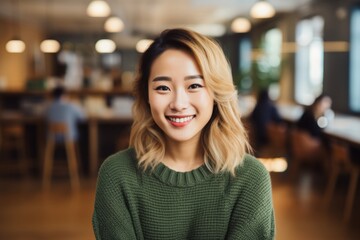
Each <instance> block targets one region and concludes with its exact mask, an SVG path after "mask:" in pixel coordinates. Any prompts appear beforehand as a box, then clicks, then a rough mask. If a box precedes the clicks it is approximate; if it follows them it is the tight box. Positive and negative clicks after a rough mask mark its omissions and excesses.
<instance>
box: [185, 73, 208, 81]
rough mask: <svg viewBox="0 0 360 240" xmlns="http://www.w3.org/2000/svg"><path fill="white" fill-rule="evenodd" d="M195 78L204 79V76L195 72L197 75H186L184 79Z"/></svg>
mask: <svg viewBox="0 0 360 240" xmlns="http://www.w3.org/2000/svg"><path fill="white" fill-rule="evenodd" d="M197 78H200V79H204V77H203V76H202V75H200V74H197V75H190V76H186V77H185V80H191V79H197Z"/></svg>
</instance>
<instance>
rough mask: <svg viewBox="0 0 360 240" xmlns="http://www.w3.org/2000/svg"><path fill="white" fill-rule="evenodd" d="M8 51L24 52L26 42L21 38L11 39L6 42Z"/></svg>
mask: <svg viewBox="0 0 360 240" xmlns="http://www.w3.org/2000/svg"><path fill="white" fill-rule="evenodd" d="M6 51H8V52H10V53H22V52H24V51H25V43H24V42H23V41H21V40H10V41H8V42H7V43H6Z"/></svg>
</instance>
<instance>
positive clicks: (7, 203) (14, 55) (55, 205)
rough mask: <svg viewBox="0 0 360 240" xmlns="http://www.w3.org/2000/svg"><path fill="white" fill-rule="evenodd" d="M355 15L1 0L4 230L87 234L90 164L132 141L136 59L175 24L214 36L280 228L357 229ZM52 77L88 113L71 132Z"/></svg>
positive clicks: (282, 7)
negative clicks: (59, 113) (56, 116)
mask: <svg viewBox="0 0 360 240" xmlns="http://www.w3.org/2000/svg"><path fill="white" fill-rule="evenodd" d="M359 26H360V2H359V1H357V0H342V1H340V0H287V1H281V0H222V1H217V0H182V1H171V0H97V1H96V0H0V239H94V237H93V233H92V226H91V215H92V208H93V203H94V192H95V184H96V177H97V171H98V168H99V166H100V165H101V163H102V162H103V161H104V160H105V158H106V157H107V156H109V155H110V154H112V153H114V152H116V151H119V150H121V149H124V148H126V147H127V145H128V141H129V133H130V127H131V124H132V114H131V107H132V103H133V96H132V92H131V89H132V83H133V81H134V76H135V74H136V67H137V62H138V60H139V57H140V56H141V53H142V52H143V51H144V50H145V49H146V48H147V46H148V45H149V44H150V43H151V42H152V39H154V37H156V36H157V35H158V34H159V33H160V32H161V31H163V30H164V29H167V28H174V27H186V28H190V29H193V30H195V31H198V32H200V33H202V34H205V35H207V36H210V37H213V38H215V39H216V40H217V41H218V42H219V44H220V45H221V46H222V48H223V50H224V52H225V54H226V56H227V58H228V60H229V62H230V64H231V68H232V73H233V79H234V84H235V85H236V87H237V90H238V99H239V108H240V110H241V113H242V120H243V122H244V124H245V126H246V128H247V131H248V133H249V137H250V141H251V143H252V146H253V148H254V155H256V156H257V157H258V158H259V160H260V161H262V162H263V163H264V165H265V166H266V167H267V169H268V170H269V172H270V174H271V178H272V182H273V196H274V206H275V216H276V221H277V226H276V232H277V237H276V239H278V240H287V239H359V238H360V230H359V229H360V228H359V226H360V193H359V192H360V191H359V187H358V184H357V183H358V176H359V171H360V167H359V162H360V153H359V152H360V150H359V149H360V67H359V66H360V28H359ZM57 86H61V87H63V88H64V89H65V95H66V100H64V101H65V102H66V103H68V104H69V105H70V104H71V105H72V106H73V107H74V108H76V109H78V110H79V111H80V112H81V114H80V115H81V116H83V117H81V118H79V119H75V120H74V121H76V130H71V131H76V132H77V136H78V137H76V138H74V139H67V138H64V139H62V141H58V140H59V139H58V137H59V136H60V135H64V136H66V134H67V133H68V132H67V131H70V130H69V128H71V127H69V126H68V125H66V124H65V122H66V121H65V122H64V123H63V125H61V126H59V125H56V126H55V125H52V123H53V122H51V119H52V118H51V117H50V116H49V115H51V114H50V113H49V111H48V109H49V107H50V106H51V104H52V103H53V100H54V98H53V95H52V90H53V89H55V88H56V87H57ZM318 96H325V98H318ZM324 99H325V100H324ZM59 122H61V121H60V120H58V121H57V122H56V123H59ZM66 123H67V122H66ZM53 136H54V137H55V138H53ZM64 143H69V144H68V145H66V144H64ZM68 146H70V147H68Z"/></svg>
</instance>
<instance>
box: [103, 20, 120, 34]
mask: <svg viewBox="0 0 360 240" xmlns="http://www.w3.org/2000/svg"><path fill="white" fill-rule="evenodd" d="M104 28H105V30H106V31H107V32H121V31H122V30H123V29H124V22H123V21H122V20H121V19H120V18H118V17H111V18H109V19H108V20H106V22H105V25H104Z"/></svg>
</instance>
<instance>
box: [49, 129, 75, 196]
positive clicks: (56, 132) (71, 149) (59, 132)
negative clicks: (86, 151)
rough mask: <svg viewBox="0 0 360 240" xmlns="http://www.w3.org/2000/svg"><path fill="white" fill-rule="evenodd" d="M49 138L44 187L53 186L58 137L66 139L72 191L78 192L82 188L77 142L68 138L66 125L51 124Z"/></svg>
mask: <svg viewBox="0 0 360 240" xmlns="http://www.w3.org/2000/svg"><path fill="white" fill-rule="evenodd" d="M48 131H49V133H48V137H47V142H46V147H45V159H44V169H43V187H44V188H48V187H50V185H51V175H52V168H53V164H54V150H55V144H56V137H57V136H63V137H64V145H65V151H66V155H67V162H68V171H69V176H70V182H71V187H72V189H74V190H76V189H79V187H80V180H79V173H78V162H77V157H76V155H77V154H76V147H75V141H74V140H71V139H70V138H69V137H68V129H67V125H66V124H64V123H50V124H49V127H48Z"/></svg>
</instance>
